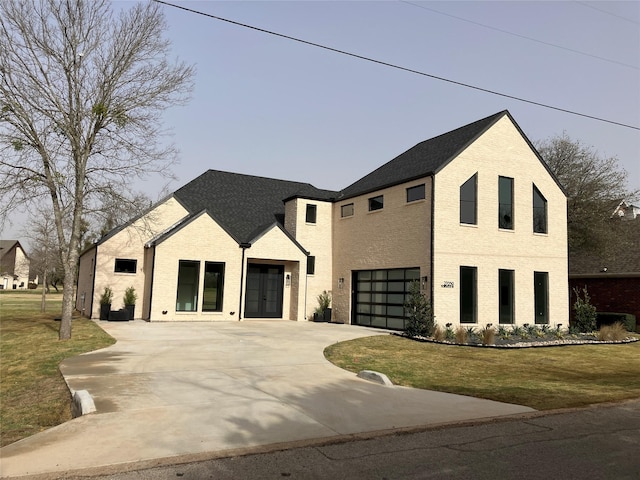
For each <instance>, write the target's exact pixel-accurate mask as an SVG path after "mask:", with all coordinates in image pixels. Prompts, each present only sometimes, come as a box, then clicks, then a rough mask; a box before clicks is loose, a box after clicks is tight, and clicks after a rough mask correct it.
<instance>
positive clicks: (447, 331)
mask: <svg viewBox="0 0 640 480" xmlns="http://www.w3.org/2000/svg"><path fill="white" fill-rule="evenodd" d="M444 338H445V339H447V340H453V339H454V338H455V333H454V331H453V328H451V324H450V323H447V325H446V328H445V330H444Z"/></svg>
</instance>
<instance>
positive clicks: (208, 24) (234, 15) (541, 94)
mask: <svg viewBox="0 0 640 480" xmlns="http://www.w3.org/2000/svg"><path fill="white" fill-rule="evenodd" d="M117 3H118V5H119V6H123V7H126V6H128V5H129V4H131V2H124V1H123V2H117ZM173 3H179V4H180V5H183V6H185V7H188V8H192V9H195V10H199V11H202V12H206V13H209V14H212V15H216V16H220V17H224V18H228V19H230V20H234V21H237V22H241V23H246V24H250V25H254V26H256V27H260V28H263V29H267V30H272V31H276V32H279V33H282V34H285V35H289V36H293V37H298V38H301V39H304V40H307V41H310V42H314V43H318V44H323V45H326V46H329V47H332V48H336V49H340V50H345V51H348V52H351V53H354V54H357V55H362V56H366V57H371V58H374V59H377V60H380V61H383V62H388V63H392V64H396V65H399V66H403V67H406V68H410V69H414V70H418V71H421V72H425V73H428V74H432V75H436V76H440V77H445V78H448V79H451V80H454V81H458V82H463V83H468V84H473V85H476V86H478V87H482V88H486V89H490V90H495V91H498V92H502V93H505V94H508V95H512V96H516V97H522V98H526V99H529V100H533V101H536V102H540V103H544V104H550V105H553V106H556V107H559V108H563V109H568V110H575V111H578V112H581V113H585V114H588V115H593V116H597V117H604V118H606V119H610V120H613V121H616V122H620V123H624V124H629V125H633V126H636V127H638V126H640V70H639V69H640V3H639V2H542V1H536V2H484V1H477V2H417V1H416V2H414V1H411V2H401V1H384V2H371V1H363V2H359V1H354V2H332V1H325V2H303V1H298V2H272V1H258V2H255V1H252V2H213V1H183V2H179V1H174V2H173ZM163 8H164V11H165V14H166V18H167V22H168V25H169V30H168V32H167V35H168V38H169V39H170V40H171V42H172V43H173V50H174V53H175V55H176V56H177V57H179V58H180V59H181V60H184V61H186V62H188V63H193V64H195V65H196V67H197V75H196V87H195V91H194V95H193V99H192V100H191V102H190V103H189V105H188V106H185V107H179V108H174V109H172V110H171V111H169V112H167V114H166V116H165V118H166V126H167V127H169V128H172V129H173V130H174V132H175V137H174V141H175V143H176V144H177V146H178V148H179V149H180V151H181V162H180V164H179V165H176V166H175V169H174V170H175V174H176V176H177V177H178V180H177V181H175V182H173V183H172V184H171V185H170V187H169V190H171V191H172V190H175V189H177V188H178V187H180V186H181V185H183V184H185V183H187V182H188V181H190V180H192V179H193V178H195V177H196V176H198V175H200V174H201V173H203V172H204V171H205V170H207V169H219V170H227V171H233V172H240V173H247V174H251V175H261V176H269V177H274V178H282V179H287V180H297V181H304V182H309V183H312V184H313V185H315V186H317V187H319V188H327V189H336V190H337V189H341V188H344V187H346V186H347V185H349V184H351V183H352V182H354V181H355V180H357V179H358V178H360V177H362V176H363V175H365V174H367V173H369V172H370V171H372V170H374V169H375V168H377V167H378V166H380V165H382V164H383V163H385V162H387V161H389V160H391V159H392V158H394V157H395V156H397V155H398V154H400V153H402V152H403V151H405V150H407V149H408V148H410V147H412V146H413V145H415V144H416V143H418V142H420V141H422V140H425V139H428V138H431V137H433V136H436V135H439V134H441V133H444V132H447V131H449V130H452V129H454V128H457V127H459V126H462V125H464V124H467V123H469V122H472V121H475V120H477V119H480V118H483V117H485V116H488V115H491V114H493V113H495V112H498V111H501V110H504V109H508V110H509V111H510V112H511V114H512V115H513V116H514V118H515V119H516V121H517V122H518V123H519V124H520V126H521V127H522V129H523V130H524V132H525V133H526V134H527V135H528V136H529V138H530V139H531V140H532V141H534V142H535V141H537V140H542V139H546V138H549V137H551V136H553V135H557V134H562V132H566V133H567V134H568V135H569V136H570V137H572V138H573V139H576V140H580V141H581V142H583V143H585V144H586V145H589V146H592V147H593V148H594V149H596V150H597V151H598V152H600V153H601V154H602V155H603V156H616V157H618V159H619V161H620V164H621V166H622V167H623V168H625V169H626V170H627V172H628V174H629V187H630V188H632V189H640V131H638V130H634V129H629V128H624V127H620V126H616V125H610V124H607V123H603V122H599V121H595V120H591V119H587V118H581V117H577V116H573V115H569V114H566V113H561V112H557V111H553V110H549V109H546V108H542V107H538V106H534V105H529V104H526V103H521V102H518V101H515V100H510V99H507V98H502V97H498V96H495V95H490V94H487V93H482V92H479V91H475V90H471V89H468V88H465V87H461V86H457V85H453V84H451V83H446V82H443V81H439V80H434V79H431V78H426V77H424V76H419V75H416V74H412V73H408V72H404V71H400V70H396V69H392V68H389V67H386V66H382V65H377V64H373V63H370V62H366V61H363V60H359V59H356V58H352V57H347V56H344V55H340V54H337V53H333V52H330V51H326V50H322V49H319V48H315V47H311V46H307V45H303V44H300V43H297V42H293V41H291V40H287V39H283V38H278V37H274V36H271V35H268V34H265V33H261V32H257V31H254V30H250V29H247V28H243V27H240V26H236V25H231V24H229V23H225V22H221V21H219V20H214V19H211V18H206V17H203V16H199V15H195V14H193V13H188V12H185V11H182V10H178V9H175V8H172V7H168V6H166V7H163ZM454 17H459V18H454ZM461 19H464V20H461ZM465 20H466V21H465ZM479 24H483V25H485V26H481V25H479ZM488 27H490V28H488ZM505 32H511V34H509V33H505ZM523 37H529V38H530V39H527V38H523ZM532 39H535V41H534V40H532ZM548 44H554V45H556V46H551V45H548ZM571 50H576V51H579V52H582V53H576V52H574V51H571ZM598 57H599V58H598ZM162 186H163V182H162V181H159V180H157V179H153V180H150V181H147V182H144V183H141V184H140V188H141V189H142V190H144V191H145V192H146V193H147V194H149V195H150V196H151V197H152V198H156V197H157V195H158V193H159V191H160V189H161V187H162ZM9 231H11V229H9ZM14 231H15V230H14ZM5 233H7V232H5ZM2 236H3V238H9V237H8V236H7V235H6V234H3V235H2ZM14 236H16V237H17V238H19V235H18V234H17V233H16V235H14Z"/></svg>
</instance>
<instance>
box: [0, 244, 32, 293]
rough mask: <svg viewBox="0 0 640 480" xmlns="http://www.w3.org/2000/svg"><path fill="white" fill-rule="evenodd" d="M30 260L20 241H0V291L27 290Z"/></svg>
mask: <svg viewBox="0 0 640 480" xmlns="http://www.w3.org/2000/svg"><path fill="white" fill-rule="evenodd" d="M29 264H30V260H29V257H28V256H27V254H26V252H25V251H24V248H22V245H20V242H19V241H18V240H0V289H4V290H7V289H14V290H16V289H20V290H22V289H26V288H27V287H28V284H29Z"/></svg>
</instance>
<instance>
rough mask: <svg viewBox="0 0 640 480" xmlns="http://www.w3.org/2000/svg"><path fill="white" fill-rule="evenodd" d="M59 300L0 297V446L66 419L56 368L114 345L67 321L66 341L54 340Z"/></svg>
mask: <svg viewBox="0 0 640 480" xmlns="http://www.w3.org/2000/svg"><path fill="white" fill-rule="evenodd" d="M61 301H62V294H49V295H48V296H47V311H48V312H50V313H40V296H39V295H37V294H33V293H31V292H28V293H27V292H25V293H13V292H3V293H2V294H1V295H0V392H1V401H0V446H4V445H8V444H9V443H13V442H15V441H17V440H20V439H22V438H25V437H28V436H30V435H33V434H35V433H38V432H40V431H42V430H44V429H47V428H50V427H52V426H55V425H59V424H61V423H63V422H65V421H67V420H69V419H70V418H71V408H70V405H71V403H70V400H71V397H70V394H69V390H68V388H67V385H66V383H65V382H64V379H63V377H62V375H61V374H60V371H59V369H58V365H59V364H60V362H61V361H62V360H64V359H65V358H68V357H72V356H75V355H79V354H81V353H85V352H90V351H93V350H97V349H99V348H103V347H106V346H109V345H112V344H114V343H115V340H114V339H113V337H111V336H109V335H108V334H107V333H105V332H104V331H103V330H102V329H101V328H100V327H99V326H97V325H96V324H95V323H94V322H92V321H91V320H87V319H85V318H79V317H78V318H74V319H73V334H72V338H71V340H66V341H60V340H58V330H59V327H60V322H57V321H55V317H56V316H59V315H60V311H61Z"/></svg>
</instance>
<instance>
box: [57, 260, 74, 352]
mask: <svg viewBox="0 0 640 480" xmlns="http://www.w3.org/2000/svg"><path fill="white" fill-rule="evenodd" d="M69 267H70V265H65V266H64V285H63V287H62V320H61V321H60V333H59V337H58V338H59V339H60V340H69V339H70V338H71V318H72V317H73V284H74V280H75V275H74V269H73V268H69Z"/></svg>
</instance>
